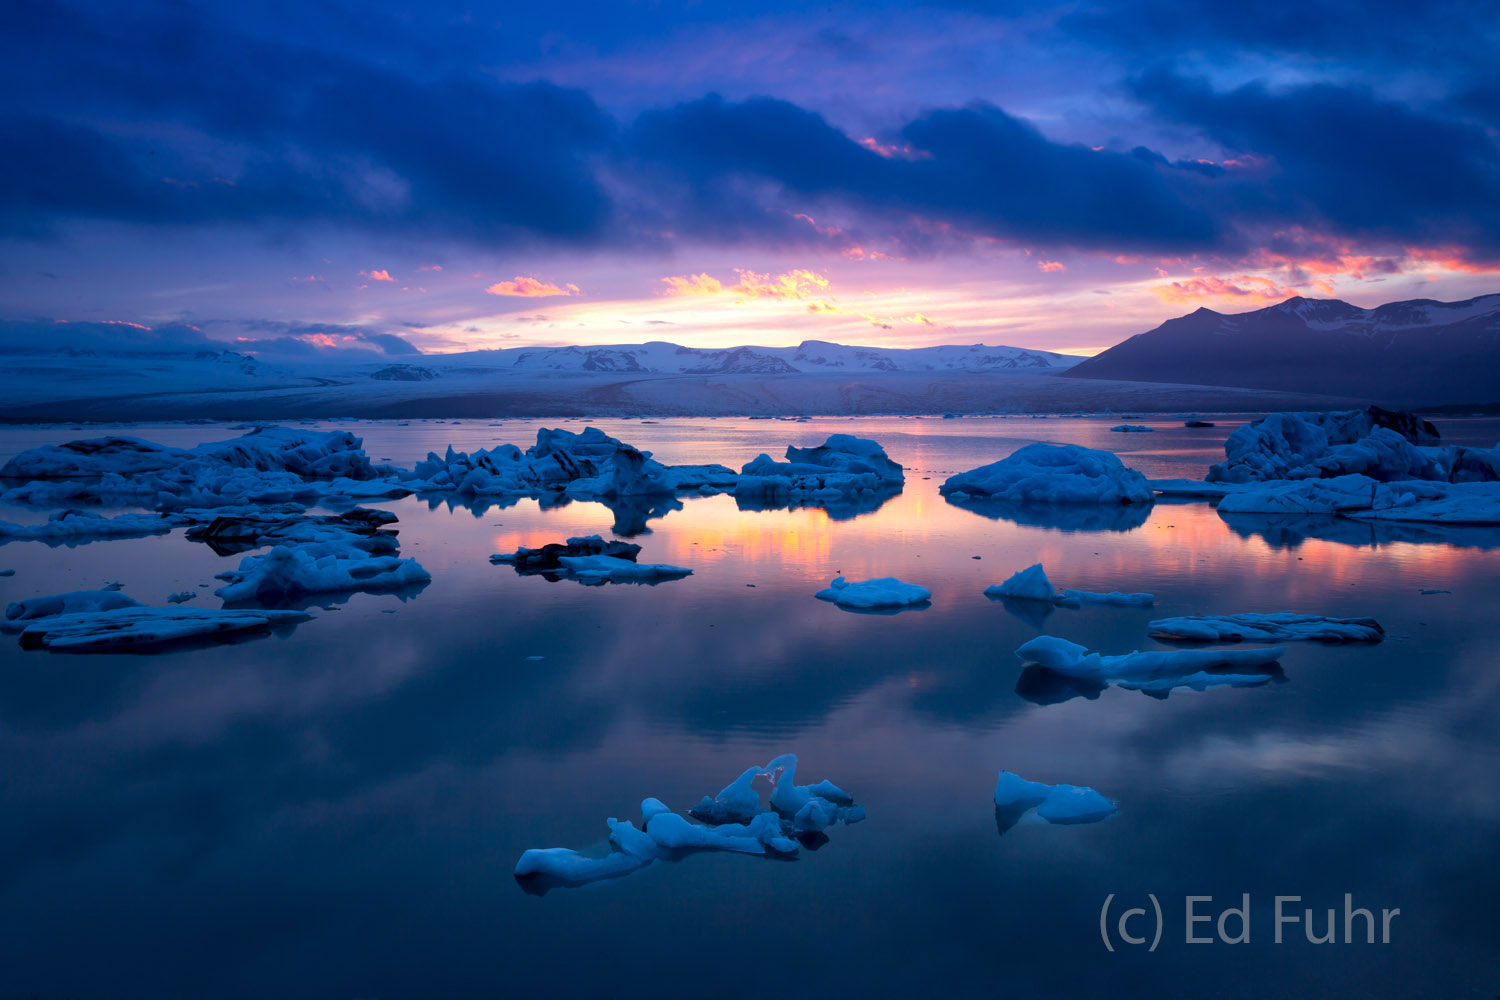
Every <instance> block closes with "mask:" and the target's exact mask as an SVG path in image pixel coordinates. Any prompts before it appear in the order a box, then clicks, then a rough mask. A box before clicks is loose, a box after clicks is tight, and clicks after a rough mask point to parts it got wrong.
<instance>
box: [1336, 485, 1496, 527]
mask: <svg viewBox="0 0 1500 1000" xmlns="http://www.w3.org/2000/svg"><path fill="white" fill-rule="evenodd" d="M1343 514H1344V516H1345V517H1352V518H1356V519H1359V520H1369V521H1383V522H1409V523H1414V524H1445V525H1495V524H1500V482H1496V483H1489V482H1466V483H1422V482H1402V483H1383V484H1381V486H1380V488H1379V490H1377V491H1376V494H1375V499H1374V502H1373V503H1372V504H1371V506H1370V509H1369V510H1347V511H1344V512H1343Z"/></svg>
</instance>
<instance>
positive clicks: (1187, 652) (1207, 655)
mask: <svg viewBox="0 0 1500 1000" xmlns="http://www.w3.org/2000/svg"><path fill="white" fill-rule="evenodd" d="M1285 655H1286V647H1285V646H1270V647H1268V648H1265V649H1171V650H1153V651H1149V652H1144V653H1143V652H1140V651H1136V652H1133V653H1121V654H1118V655H1113V656H1110V655H1105V654H1102V653H1091V652H1089V651H1088V648H1087V647H1085V646H1080V645H1078V643H1076V642H1069V641H1068V640H1066V639H1061V638H1058V637H1057V636H1054V635H1039V636H1037V637H1036V638H1035V639H1032V640H1031V641H1030V642H1028V643H1026V644H1024V645H1023V646H1021V647H1020V648H1019V649H1017V650H1016V656H1017V657H1018V658H1019V659H1020V660H1021V661H1022V662H1024V663H1035V664H1037V665H1039V666H1042V667H1046V668H1047V669H1048V670H1050V671H1052V672H1053V673H1056V674H1061V675H1063V676H1065V677H1084V678H1092V679H1099V680H1109V679H1114V678H1140V677H1150V676H1153V675H1177V676H1179V677H1180V676H1185V675H1188V674H1193V673H1197V672H1198V671H1200V670H1214V669H1231V670H1233V669H1248V668H1257V667H1260V668H1265V667H1270V666H1271V665H1272V664H1275V663H1276V662H1277V661H1278V660H1280V659H1281V658H1282V657H1283V656H1285Z"/></svg>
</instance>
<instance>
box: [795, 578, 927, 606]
mask: <svg viewBox="0 0 1500 1000" xmlns="http://www.w3.org/2000/svg"><path fill="white" fill-rule="evenodd" d="M813 596H814V597H816V598H817V599H818V600H820V601H832V602H833V603H835V604H837V605H838V606H839V607H841V608H844V609H846V610H849V611H891V610H900V609H903V608H910V607H926V606H927V603H928V602H929V601H931V600H932V591H930V590H928V589H927V588H926V587H922V586H919V585H917V584H915V583H907V582H905V581H904V580H898V579H896V578H895V577H893V576H882V577H876V578H875V579H872V580H856V581H849V580H845V579H844V578H843V577H841V576H839V577H834V579H833V581H832V582H830V583H829V584H828V586H826V587H824V588H823V589H822V590H820V591H818V592H817V593H816V594H814V595H813Z"/></svg>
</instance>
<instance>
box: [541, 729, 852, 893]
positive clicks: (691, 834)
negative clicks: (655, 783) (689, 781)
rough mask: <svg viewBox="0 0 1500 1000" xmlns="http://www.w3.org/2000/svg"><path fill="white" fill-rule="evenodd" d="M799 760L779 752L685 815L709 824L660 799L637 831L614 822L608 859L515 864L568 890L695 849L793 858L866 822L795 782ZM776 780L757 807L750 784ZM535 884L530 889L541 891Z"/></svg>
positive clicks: (820, 787)
mask: <svg viewBox="0 0 1500 1000" xmlns="http://www.w3.org/2000/svg"><path fill="white" fill-rule="evenodd" d="M796 767H797V757H796V755H795V754H783V755H782V756H780V757H776V758H774V759H773V760H772V761H771V762H770V763H768V764H767V765H765V766H764V767H760V766H756V767H750V768H747V769H746V770H745V771H744V772H743V773H742V774H741V775H740V776H739V777H738V778H736V779H735V780H734V781H732V782H730V783H729V785H727V786H726V787H725V788H724V790H723V791H722V792H720V793H719V795H718V797H717V798H715V799H710V798H708V797H706V796H705V797H704V799H703V801H702V802H700V803H699V804H698V806H696V807H694V809H693V810H692V811H691V813H690V815H692V816H694V817H695V818H697V819H702V820H705V821H707V823H708V825H702V826H700V825H697V824H694V823H690V822H688V820H687V819H685V818H684V817H682V816H680V815H678V814H676V813H674V812H672V811H671V810H670V809H668V808H667V806H666V805H665V804H664V803H663V802H662V801H661V800H660V799H655V798H648V799H644V800H643V801H642V802H641V826H640V827H639V828H637V827H636V826H635V825H634V824H633V823H630V822H622V821H620V820H617V819H614V818H611V819H610V820H609V821H608V822H609V831H610V832H609V843H610V847H611V852H610V853H609V854H606V855H603V856H598V857H590V856H587V855H585V854H582V853H580V852H578V851H573V850H570V849H567V848H546V849H540V850H529V851H526V852H525V853H524V854H522V855H521V858H520V860H519V861H517V863H516V869H515V873H516V875H517V876H518V877H522V878H527V877H531V876H545V877H550V878H551V879H553V880H555V881H557V882H560V883H562V884H566V885H581V884H583V883H586V882H593V881H597V880H599V879H604V878H613V877H616V876H619V875H623V874H626V873H628V872H632V871H635V870H636V869H638V868H641V867H643V866H645V865H648V864H651V863H652V862H653V861H656V860H665V861H672V860H676V859H678V858H681V857H683V856H685V855H686V854H689V853H692V852H695V851H706V850H707V851H729V852H731V853H736V854H753V855H767V854H772V855H780V856H786V855H794V854H796V853H797V852H798V850H799V849H800V846H801V844H800V843H799V839H800V840H801V841H805V842H807V843H817V842H820V841H826V839H827V837H826V835H825V834H824V833H823V831H824V830H826V829H828V828H829V827H831V826H834V825H837V824H840V823H857V822H859V821H860V820H863V819H864V818H865V810H864V807H863V806H856V805H853V804H852V800H851V799H850V798H849V796H848V794H847V793H845V792H843V791H842V790H841V789H839V788H838V787H837V786H836V785H834V784H832V783H831V782H828V781H820V782H818V783H817V784H815V785H800V786H799V785H795V784H793V777H794V775H795V773H796ZM763 775H764V776H775V779H776V785H775V787H774V789H773V791H772V808H770V809H767V808H765V807H764V806H763V805H762V804H761V800H760V795H759V793H758V792H756V791H755V789H754V788H753V787H752V786H753V784H754V782H755V781H756V779H758V778H760V777H761V776H763ZM545 889H546V886H545V885H540V886H537V885H533V887H532V888H530V889H528V891H545Z"/></svg>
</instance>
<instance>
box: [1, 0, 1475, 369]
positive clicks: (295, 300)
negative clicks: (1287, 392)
mask: <svg viewBox="0 0 1500 1000" xmlns="http://www.w3.org/2000/svg"><path fill="white" fill-rule="evenodd" d="M1231 6H1233V5H1227V4H1224V3H1222V2H1219V0H1119V2H1109V3H1106V2H1073V3H1062V4H1044V3H1032V2H1026V0H1018V2H1010V3H978V2H975V3H967V2H963V0H950V2H939V3H931V4H910V3H905V4H883V3H881V2H879V0H869V2H862V3H858V4H833V5H818V6H813V7H807V6H802V5H793V4H786V3H778V2H775V0H771V2H768V3H760V4H753V5H746V4H733V5H730V4H714V3H685V2H680V0H657V2H650V3H637V2H632V0H614V2H610V3H600V4H581V3H560V4H552V5H522V4H495V5H480V4H463V3H450V2H447V0H424V2H423V3H421V4H415V3H401V2H396V3H392V2H383V0H370V2H361V3H354V2H343V0H337V2H327V0H311V2H308V0H304V2H297V3H292V2H279V0H261V2H255V0H251V2H246V3H240V4H235V5H224V4H207V3H203V4H199V3H191V2H186V3H166V2H161V3H157V2H151V0H146V2H141V3H134V4H130V5H122V4H117V3H98V4H95V3H47V2H34V0H15V2H11V3H7V4H5V5H4V6H3V12H0V83H3V89H0V117H3V119H4V121H3V122H0V125H3V128H4V134H5V135H6V136H7V138H8V140H9V141H8V142H7V147H8V150H7V152H6V154H5V156H4V157H3V158H0V326H3V327H4V330H3V331H0V350H4V349H13V348H14V347H15V346H16V345H18V344H23V343H29V342H34V341H35V340H36V339H37V338H45V339H47V340H48V341H49V342H51V341H55V342H57V343H58V344H59V345H63V346H67V345H69V344H70V343H72V340H70V338H75V339H77V340H78V343H79V344H80V345H82V346H90V345H93V344H94V343H96V342H97V341H98V340H99V338H100V336H101V334H100V331H101V330H106V327H107V331H106V332H107V334H108V339H109V341H110V342H111V343H114V344H117V345H124V346H130V345H132V344H180V343H190V342H193V341H195V340H199V339H201V340H209V341H224V342H226V343H230V344H238V345H240V346H241V347H243V348H246V349H250V350H255V351H262V352H266V353H273V352H283V353H288V352H289V353H314V354H316V353H320V352H327V351H336V350H344V349H359V350H373V351H378V352H385V353H391V354H398V353H407V352H410V351H411V350H412V349H418V350H422V351H452V350H462V349H471V348H485V347H509V346H523V345H532V344H565V343H581V344H597V343H628V342H639V341H643V340H671V341H674V342H678V343H685V344H691V345H695V346H728V345H735V344H744V343H756V344H766V345H780V344H791V343H796V342H799V341H801V340H804V339H822V340H835V341H840V342H844V343H863V344H872V345H882V346H921V345H928V344H940V343H978V342H983V343H988V344H1011V345H1016V346H1022V347H1032V348H1042V349H1048V350H1059V351H1067V352H1072V353H1094V352H1097V351H1098V350H1101V349H1103V348H1104V347H1107V346H1109V345H1111V344H1113V343H1116V342H1118V341H1119V340H1121V339H1123V338H1125V337H1127V336H1129V335H1131V334H1133V333H1137V332H1140V331H1142V330H1145V329H1149V328H1151V327H1153V326H1155V325H1156V324H1158V323H1160V322H1161V321H1162V320H1164V319H1167V318H1169V317H1171V316H1175V315H1180V314H1182V313H1184V312H1189V311H1191V310H1192V309H1195V308H1197V307H1199V306H1208V307H1210V308H1214V309H1218V310H1221V311H1227V312H1237V311H1244V310H1247V309H1253V308H1259V307H1261V306H1264V305H1268V304H1271V303H1274V302H1277V301H1280V300H1281V299H1283V298H1285V297H1287V296H1289V295H1297V294H1300V295H1308V296H1313V297H1323V296H1337V297H1340V298H1343V299H1346V300H1348V301H1352V302H1355V303H1357V304H1360V305H1367V306H1368V305H1375V304H1378V303H1380V302H1385V301H1390V300H1394V299H1402V298H1416V297H1427V298H1438V299H1445V300H1452V299H1462V298H1467V297H1470V296H1473V295H1477V294H1483V293H1486V292H1493V291H1496V290H1497V289H1500V281H1497V278H1500V149H1497V145H1496V143H1497V136H1500V131H1497V130H1500V71H1497V69H1496V68H1495V60H1494V58H1493V53H1494V52H1495V51H1496V47H1497V45H1500V13H1497V12H1500V8H1497V7H1496V6H1495V5H1494V4H1493V3H1489V2H1468V0H1436V2H1434V3H1428V4H1425V5H1412V4H1409V3H1405V2H1400V3H1398V2H1395V0H1370V2H1355V0H1305V2H1297V3H1284V2H1279V0H1277V2H1271V3H1266V4H1259V5H1255V6H1253V7H1251V6H1244V5H1240V6H1234V9H1230V8H1231ZM59 321H66V322H59ZM126 324H135V325H126ZM142 328H145V329H142Z"/></svg>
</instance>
